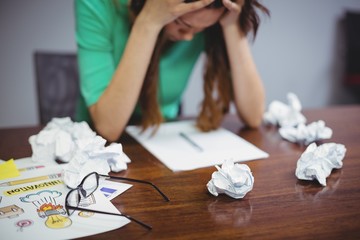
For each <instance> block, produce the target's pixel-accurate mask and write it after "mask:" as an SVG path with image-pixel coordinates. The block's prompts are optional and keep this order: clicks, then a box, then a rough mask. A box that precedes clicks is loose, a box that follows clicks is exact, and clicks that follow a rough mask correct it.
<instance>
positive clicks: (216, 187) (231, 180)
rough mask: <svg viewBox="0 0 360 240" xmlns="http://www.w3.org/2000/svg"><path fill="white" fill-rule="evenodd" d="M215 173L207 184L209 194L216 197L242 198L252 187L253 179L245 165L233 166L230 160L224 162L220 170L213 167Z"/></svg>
mask: <svg viewBox="0 0 360 240" xmlns="http://www.w3.org/2000/svg"><path fill="white" fill-rule="evenodd" d="M215 167H216V168H217V170H218V171H215V172H214V173H213V174H212V176H211V180H210V181H209V182H208V183H207V185H206V186H207V188H208V190H209V192H210V193H211V194H212V195H214V196H218V195H219V194H223V193H224V194H226V195H228V196H230V197H232V198H236V199H239V198H243V197H244V196H245V195H246V194H247V193H248V192H249V191H251V190H252V188H253V186H254V177H253V175H252V173H251V170H250V168H249V167H248V166H247V165H246V164H238V163H237V164H234V162H233V161H231V160H226V161H225V162H224V163H223V165H222V166H221V168H220V167H219V166H215Z"/></svg>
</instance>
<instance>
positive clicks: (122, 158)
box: [29, 117, 130, 188]
mask: <svg viewBox="0 0 360 240" xmlns="http://www.w3.org/2000/svg"><path fill="white" fill-rule="evenodd" d="M29 142H30V145H31V148H32V152H33V154H32V160H33V161H35V162H50V161H51V162H53V161H55V160H60V161H62V162H64V163H68V164H67V165H66V166H65V167H64V174H63V178H64V182H65V184H66V185H68V186H69V187H71V188H75V187H77V185H78V184H79V183H80V182H81V180H82V179H83V177H85V176H86V175H87V174H88V173H90V172H98V173H100V174H108V173H109V172H110V171H114V172H119V171H121V170H125V169H127V163H129V162H130V159H129V158H128V157H127V155H126V154H125V153H124V152H123V150H122V145H121V144H120V143H112V144H110V145H109V146H105V145H106V140H105V139H104V138H102V137H101V136H98V135H96V133H95V132H94V131H92V130H91V128H90V127H89V125H88V124H87V123H86V122H72V121H71V119H70V118H68V117H66V118H53V119H52V120H51V121H50V122H49V123H48V124H47V125H46V126H45V128H44V129H43V130H41V131H40V132H39V133H38V134H37V135H33V136H31V137H30V138H29Z"/></svg>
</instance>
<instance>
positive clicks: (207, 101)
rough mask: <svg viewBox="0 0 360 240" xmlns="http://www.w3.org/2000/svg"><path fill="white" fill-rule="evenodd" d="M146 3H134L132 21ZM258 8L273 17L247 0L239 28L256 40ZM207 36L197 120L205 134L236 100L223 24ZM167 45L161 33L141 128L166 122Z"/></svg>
mask: <svg viewBox="0 0 360 240" xmlns="http://www.w3.org/2000/svg"><path fill="white" fill-rule="evenodd" d="M145 1H146V0H132V1H131V2H130V5H129V6H130V10H131V13H132V15H131V16H132V20H133V19H134V18H135V17H136V15H138V14H139V13H140V11H141V9H142V7H143V6H144V3H145ZM193 1H197V0H185V2H193ZM233 1H234V0H233ZM207 7H208V8H220V7H223V5H222V0H215V1H214V2H213V3H211V4H210V5H209V6H207ZM257 9H259V10H261V11H262V12H263V13H265V14H267V15H269V10H268V9H267V8H266V7H264V6H263V5H262V4H260V3H259V2H258V1H257V0H245V1H244V5H243V7H242V10H241V14H240V16H239V18H238V26H239V28H240V29H241V31H242V32H243V33H244V34H245V35H246V34H248V33H249V32H250V31H252V32H253V36H254V38H255V36H256V33H257V30H258V27H259V24H260V18H259V15H258V14H257V12H256V10H257ZM204 33H205V52H206V55H207V61H206V65H205V72H204V85H203V88H204V99H203V101H202V107H201V111H200V113H199V115H198V117H197V126H198V127H199V128H200V129H201V130H203V131H210V130H213V129H216V128H218V127H219V126H220V124H221V121H222V119H223V117H224V115H225V114H226V113H228V111H229V106H230V102H231V101H232V99H233V91H232V86H231V76H230V66H229V61H228V56H227V51H226V46H225V41H224V37H223V34H222V29H221V26H220V24H219V23H216V24H214V25H213V26H211V27H208V28H207V29H205V31H204ZM215 36H216V37H215ZM166 46H167V42H166V40H165V39H164V37H163V34H162V33H160V36H159V38H158V40H157V43H156V47H155V50H154V53H153V55H152V58H151V62H150V65H149V67H148V70H147V73H146V76H145V79H144V83H143V86H142V89H141V93H140V99H139V103H140V108H141V112H142V122H141V125H142V127H143V129H146V128H147V127H149V126H153V125H155V126H159V124H160V123H161V122H162V121H163V117H162V114H161V111H160V107H159V103H158V99H157V90H158V78H159V60H160V55H161V53H162V52H163V51H164V49H165V48H166Z"/></svg>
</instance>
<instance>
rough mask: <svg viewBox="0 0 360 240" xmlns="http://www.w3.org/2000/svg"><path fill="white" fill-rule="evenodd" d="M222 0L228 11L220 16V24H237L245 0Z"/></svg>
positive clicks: (224, 25)
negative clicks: (233, 0)
mask: <svg viewBox="0 0 360 240" xmlns="http://www.w3.org/2000/svg"><path fill="white" fill-rule="evenodd" d="M222 2H223V4H224V6H225V8H226V9H227V10H228V11H227V12H225V14H224V16H222V17H221V19H220V25H221V26H222V27H223V28H224V27H226V26H230V25H233V24H237V20H238V18H239V15H240V13H241V10H242V7H243V5H244V2H245V0H236V1H235V2H232V1H231V0H222Z"/></svg>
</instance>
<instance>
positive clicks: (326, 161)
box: [295, 143, 346, 186]
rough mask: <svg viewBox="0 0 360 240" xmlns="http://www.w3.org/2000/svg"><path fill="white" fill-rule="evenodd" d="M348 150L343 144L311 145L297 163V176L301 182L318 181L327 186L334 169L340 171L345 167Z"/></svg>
mask: <svg viewBox="0 0 360 240" xmlns="http://www.w3.org/2000/svg"><path fill="white" fill-rule="evenodd" d="M345 152H346V148H345V146H344V145H342V144H337V143H324V144H322V145H320V146H316V143H312V144H310V145H309V146H308V147H307V148H306V150H305V152H304V153H303V154H302V155H301V157H300V159H299V160H298V162H297V166H296V171H295V175H296V177H297V178H298V179H301V180H315V179H316V180H318V181H319V183H320V184H321V185H323V186H326V178H327V177H328V176H329V175H330V173H331V171H332V169H340V168H341V167H342V165H343V162H342V160H343V158H344V156H345Z"/></svg>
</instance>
